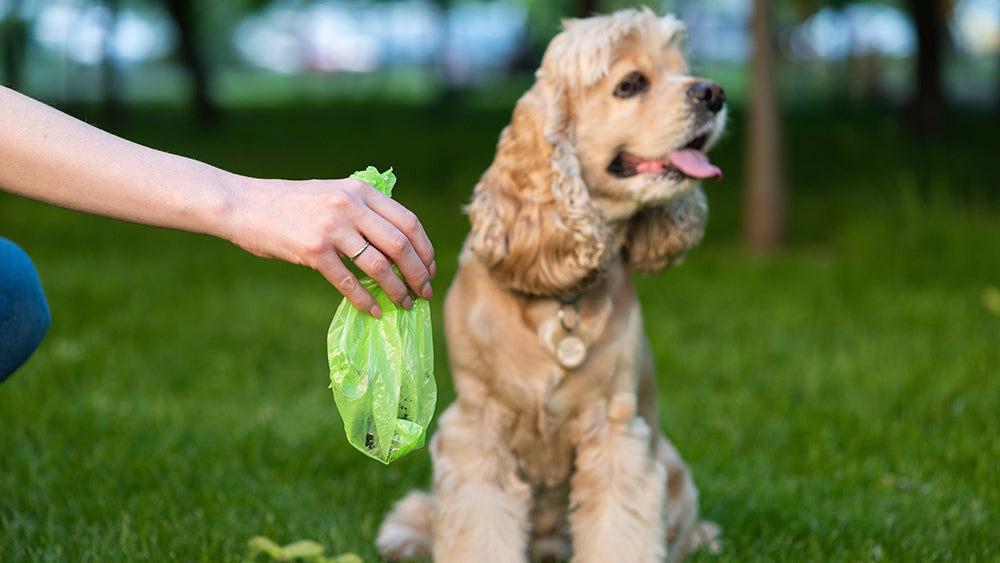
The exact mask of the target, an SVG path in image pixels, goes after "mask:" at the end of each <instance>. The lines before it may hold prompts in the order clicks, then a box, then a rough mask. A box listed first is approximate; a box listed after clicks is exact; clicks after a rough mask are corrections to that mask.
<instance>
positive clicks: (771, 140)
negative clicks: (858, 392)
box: [743, 0, 786, 252]
mask: <svg viewBox="0 0 1000 563" xmlns="http://www.w3.org/2000/svg"><path fill="white" fill-rule="evenodd" d="M751 27H752V34H753V39H754V51H753V58H752V61H751V73H752V74H751V77H750V96H749V98H750V99H749V108H748V112H749V114H748V122H749V123H748V134H747V145H748V146H747V151H746V154H747V158H748V160H747V174H746V178H747V186H746V192H745V202H744V203H745V205H744V217H743V236H744V241H745V243H746V244H747V246H749V247H750V248H751V249H753V250H755V251H759V252H767V251H771V250H775V249H777V248H778V247H780V246H781V244H782V243H783V242H784V237H785V207H786V202H785V199H786V195H785V185H784V183H785V178H784V159H783V158H782V152H783V147H782V141H781V121H780V115H779V108H778V93H777V85H776V72H775V62H776V58H777V52H776V48H775V41H774V32H773V29H772V24H771V6H770V2H769V0H754V14H753V21H752V23H751Z"/></svg>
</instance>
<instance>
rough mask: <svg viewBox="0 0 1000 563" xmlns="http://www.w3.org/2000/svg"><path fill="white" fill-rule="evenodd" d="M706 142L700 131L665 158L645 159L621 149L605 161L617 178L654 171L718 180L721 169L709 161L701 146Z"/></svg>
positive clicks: (653, 172)
mask: <svg viewBox="0 0 1000 563" xmlns="http://www.w3.org/2000/svg"><path fill="white" fill-rule="evenodd" d="M707 142H708V135H707V134H705V135H699V136H697V137H695V138H694V139H693V140H692V141H691V142H689V143H688V144H686V145H684V146H683V147H681V148H680V149H677V150H675V151H673V152H672V153H670V154H669V155H667V156H666V157H665V158H654V159H648V158H643V157H641V156H639V155H636V154H633V153H630V152H626V151H622V152H620V153H618V154H617V155H615V158H614V159H613V160H612V161H611V163H610V164H608V168H607V171H608V174H611V175H612V176H615V177H617V178H630V177H632V176H635V175H636V174H655V175H664V176H666V175H677V176H679V177H687V178H713V179H715V180H720V179H722V170H720V169H719V167H718V166H716V165H714V164H712V163H711V162H710V161H709V160H708V156H707V155H706V154H705V153H704V152H703V151H702V150H701V149H702V148H704V146H705V143H707Z"/></svg>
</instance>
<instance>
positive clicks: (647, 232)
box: [622, 188, 708, 274]
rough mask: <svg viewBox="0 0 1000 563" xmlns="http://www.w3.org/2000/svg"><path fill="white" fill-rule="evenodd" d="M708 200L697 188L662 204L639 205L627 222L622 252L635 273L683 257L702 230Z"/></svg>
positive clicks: (668, 263) (665, 266)
mask: <svg viewBox="0 0 1000 563" xmlns="http://www.w3.org/2000/svg"><path fill="white" fill-rule="evenodd" d="M707 220H708V202H707V200H706V199H705V193H704V192H702V191H701V188H697V189H695V190H693V191H691V192H688V193H686V194H684V195H682V196H680V197H678V198H677V199H674V200H672V201H669V202H667V203H665V204H663V205H659V206H656V207H650V208H648V209H643V210H642V211H640V212H639V213H638V214H637V215H636V216H635V217H633V218H632V219H631V220H630V222H629V225H628V233H627V235H626V240H625V246H624V248H623V250H622V251H623V253H624V256H625V264H626V267H627V268H629V270H631V271H633V272H636V273H641V274H643V273H652V272H658V271H660V270H663V269H665V268H668V267H670V266H676V265H678V264H680V263H681V262H683V261H684V256H685V255H687V252H688V250H691V249H692V248H693V247H695V246H696V245H697V244H698V243H699V242H701V237H702V235H704V234H705V222H706V221H707Z"/></svg>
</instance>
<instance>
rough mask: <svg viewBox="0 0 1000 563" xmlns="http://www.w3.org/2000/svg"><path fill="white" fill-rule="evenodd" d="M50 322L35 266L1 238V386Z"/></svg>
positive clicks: (19, 250)
mask: <svg viewBox="0 0 1000 563" xmlns="http://www.w3.org/2000/svg"><path fill="white" fill-rule="evenodd" d="M51 321H52V314H51V313H50V312H49V304H48V302H46V301H45V294H44V293H43V292H42V283H41V281H39V279H38V272H37V271H35V265H34V264H32V263H31V259H30V258H28V255H27V254H25V253H24V251H23V250H21V248H20V247H19V246H17V245H16V244H14V243H13V242H11V241H9V240H7V239H5V238H3V237H0V383H2V382H3V381H4V380H5V379H7V377H8V376H10V374H12V373H14V371H15V370H17V368H19V367H21V364H23V363H24V362H26V361H27V360H28V358H30V357H31V354H32V353H34V351H35V349H36V348H38V345H39V344H40V343H41V342H42V338H43V337H44V336H45V332H46V331H47V330H48V329H49V323H50V322H51Z"/></svg>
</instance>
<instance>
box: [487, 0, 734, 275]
mask: <svg viewBox="0 0 1000 563" xmlns="http://www.w3.org/2000/svg"><path fill="white" fill-rule="evenodd" d="M684 41H685V32H684V27H683V25H682V24H681V23H680V22H679V21H678V20H677V19H675V18H674V17H672V16H666V17H663V18H659V17H656V16H655V15H654V14H653V13H652V12H651V11H649V10H648V9H646V10H625V11H621V12H617V13H615V14H612V15H609V16H601V17H595V18H588V19H583V20H573V21H570V22H567V23H566V24H565V29H564V31H563V32H562V33H560V34H559V35H558V36H556V37H555V38H554V39H553V40H552V42H551V43H550V45H549V47H548V49H547V50H546V52H545V55H544V57H543V59H542V64H541V68H539V69H538V72H537V74H536V78H537V80H536V82H535V84H534V86H532V88H531V89H530V90H529V91H528V92H527V93H526V94H525V95H524V96H523V97H522V98H521V99H520V100H519V101H518V103H517V106H516V107H515V109H514V114H513V117H512V119H511V124H510V125H509V126H508V127H507V128H506V129H505V130H504V131H503V133H502V134H501V137H500V143H499V145H498V147H497V154H496V158H495V159H494V161H493V164H492V165H491V166H490V168H489V169H488V170H487V171H486V173H485V174H484V175H483V178H482V179H481V181H480V182H479V184H478V185H477V186H476V191H475V194H474V196H473V200H472V203H471V204H470V206H469V216H470V219H471V221H472V237H471V248H472V250H473V251H474V252H475V253H476V254H477V256H479V258H480V259H481V260H482V261H483V262H484V263H485V264H486V265H487V267H489V268H490V270H491V272H492V274H493V275H494V276H495V277H496V278H497V279H498V280H500V281H501V282H503V283H506V284H507V285H509V286H510V287H512V288H514V289H516V290H519V291H523V292H526V293H530V294H534V295H558V294H565V293H572V292H575V291H579V290H581V289H583V288H584V287H586V286H587V284H588V283H589V282H590V281H591V280H592V279H593V278H594V277H595V276H596V275H597V274H599V273H600V272H601V270H602V269H603V268H604V267H605V266H606V264H607V263H608V262H609V261H610V259H611V258H612V257H613V256H615V255H616V254H617V253H618V252H622V254H623V256H624V259H625V263H626V265H627V266H628V267H629V268H630V269H632V270H634V271H640V272H649V271H656V270H661V269H663V268H666V267H667V266H670V265H672V264H676V263H678V262H679V261H680V260H681V259H683V257H684V255H685V253H686V252H687V251H688V249H690V248H691V247H692V246H694V245H695V244H697V243H698V242H699V241H700V239H701V236H702V233H703V229H704V222H705V219H706V216H707V205H706V203H705V198H704V194H703V193H702V192H701V190H700V188H699V186H700V182H701V180H702V179H704V178H712V177H718V176H719V175H720V174H721V172H720V171H719V169H718V168H716V167H715V166H714V165H712V164H711V163H710V162H709V161H708V158H707V157H706V156H705V153H704V151H705V150H707V149H708V148H709V147H710V146H711V145H712V144H714V143H715V141H716V140H717V139H718V138H719V136H720V135H721V133H722V129H723V126H724V123H725V116H726V107H725V103H724V102H725V98H724V94H723V93H722V89H721V88H719V87H718V86H717V85H715V84H714V83H711V82H708V81H705V80H701V79H697V78H693V77H691V76H689V75H688V71H687V66H686V63H685V61H684V57H683V46H684Z"/></svg>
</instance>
